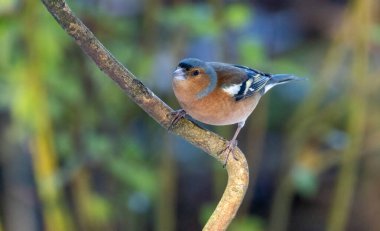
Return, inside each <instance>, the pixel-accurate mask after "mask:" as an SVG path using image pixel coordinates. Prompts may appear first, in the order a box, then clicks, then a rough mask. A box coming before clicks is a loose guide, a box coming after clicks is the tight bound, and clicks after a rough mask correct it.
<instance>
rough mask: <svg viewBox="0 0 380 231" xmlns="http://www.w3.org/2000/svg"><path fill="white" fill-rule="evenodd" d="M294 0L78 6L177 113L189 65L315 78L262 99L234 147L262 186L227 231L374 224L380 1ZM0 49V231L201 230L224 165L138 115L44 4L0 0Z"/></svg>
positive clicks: (155, 0)
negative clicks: (215, 63)
mask: <svg viewBox="0 0 380 231" xmlns="http://www.w3.org/2000/svg"><path fill="white" fill-rule="evenodd" d="M290 2H292V3H289V4H288V5H287V4H285V5H281V4H279V5H276V3H273V2H272V3H271V4H269V3H265V1H253V3H251V2H248V1H246V2H239V3H237V2H227V1H226V2H224V1H206V2H202V3H201V2H199V1H159V0H145V1H132V0H131V1H119V0H113V1H69V5H70V6H71V7H72V8H73V9H74V11H75V12H76V13H77V15H78V16H79V17H80V18H81V19H82V20H83V21H84V23H85V24H86V25H88V27H89V28H90V29H91V30H92V31H93V32H94V33H95V34H96V35H97V36H98V37H99V39H100V40H101V41H102V42H103V43H104V45H105V46H106V47H107V48H108V49H109V50H110V51H111V52H112V53H113V54H114V55H115V57H117V58H118V59H119V60H120V61H121V62H122V63H123V64H125V65H126V66H127V67H128V68H129V69H130V70H131V71H132V72H133V73H134V74H136V75H137V76H138V77H139V78H140V79H141V80H142V81H143V82H144V83H145V84H146V85H147V86H148V87H150V88H151V89H152V90H153V91H154V92H156V93H157V94H158V95H159V96H160V97H162V98H163V99H164V100H165V101H167V102H168V103H169V104H170V105H172V106H173V107H174V108H176V107H178V106H177V104H176V102H175V100H174V98H173V94H172V92H171V86H170V85H171V79H170V76H171V72H172V70H173V69H174V67H175V65H176V63H177V62H178V60H179V59H181V58H182V57H186V56H195V57H198V58H203V59H206V60H220V61H223V62H233V63H239V64H242V65H247V66H252V67H255V68H258V69H261V70H265V71H268V72H288V73H295V74H297V75H299V76H305V77H308V81H304V82H303V83H298V84H293V85H291V86H283V87H281V88H279V89H277V90H273V91H272V92H271V93H269V94H268V95H267V96H265V98H264V99H263V100H262V102H260V104H259V106H258V108H257V109H256V110H255V112H254V113H253V115H252V116H251V119H250V120H249V121H248V123H247V126H246V127H245V130H244V131H243V134H241V136H240V137H239V141H240V143H239V145H240V147H241V148H242V150H243V151H244V152H245V153H246V154H247V158H248V159H249V165H250V166H251V168H252V170H251V171H252V174H251V175H252V182H251V188H250V189H249V190H248V193H247V198H246V201H245V202H244V203H243V205H242V208H241V210H240V212H239V214H238V217H237V219H236V220H235V221H234V222H233V224H232V225H231V230H235V231H239V230H268V229H271V230H305V229H307V230H308V229H313V230H333V231H334V230H345V229H346V228H348V229H352V230H355V228H359V229H365V228H368V227H370V228H371V227H378V226H377V225H380V224H378V223H379V221H377V220H378V219H377V218H376V216H375V215H374V214H376V212H377V211H380V207H379V205H380V203H376V202H379V201H378V199H377V197H376V195H377V194H376V192H378V186H377V184H376V179H377V178H376V176H379V173H380V172H379V171H378V169H379V165H380V160H379V157H378V154H379V148H380V147H379V143H378V138H379V135H380V133H379V131H380V130H379V126H380V122H379V118H380V107H379V104H378V101H379V98H380V97H379V93H378V92H379V91H378V90H379V85H380V81H379V78H378V76H379V73H380V72H379V67H378V65H377V63H378V62H379V55H378V53H379V52H378V51H379V44H380V29H379V28H380V27H379V18H378V17H376V12H378V9H379V6H378V4H377V2H376V1H375V0H364V1H350V2H346V1H324V3H318V4H319V5H318V7H314V8H313V7H310V6H309V7H306V8H305V7H304V6H305V5H303V4H302V3H300V2H298V3H296V2H297V1H294V2H293V1H290ZM313 2H316V1H309V3H308V4H313ZM317 2H318V1H317ZM310 8H313V9H314V10H315V11H316V12H322V13H320V15H322V16H321V17H324V18H327V19H328V20H329V21H328V24H324V20H323V19H321V18H318V17H317V16H318V15H317V16H315V17H317V18H311V17H312V16H313V14H310V12H309V11H308V10H309V9H310ZM289 9H293V11H291V10H289ZM319 9H321V11H319ZM323 12H326V13H323ZM295 18H296V19H298V20H296V19H295ZM317 19H318V20H317ZM0 47H1V51H0V138H1V140H0V156H1V161H0V172H1V179H0V183H1V191H0V196H1V201H2V203H1V213H0V230H198V229H200V228H201V226H202V224H204V222H205V220H207V217H208V215H209V214H210V213H211V211H212V209H213V208H214V205H215V204H216V202H217V201H218V200H219V198H220V195H221V193H222V192H223V189H224V185H225V180H226V177H225V172H224V170H223V169H222V168H221V167H220V166H219V165H215V163H213V161H212V160H211V159H210V158H209V157H207V156H205V155H204V154H201V153H200V151H199V150H196V149H194V148H192V147H191V146H189V145H188V144H185V143H183V142H182V141H180V140H178V139H177V138H176V137H173V136H171V135H169V134H168V133H167V131H165V130H163V129H162V128H161V127H159V126H158V125H157V124H156V123H155V122H154V121H152V120H151V119H150V118H149V117H148V116H147V115H146V114H145V113H144V112H143V111H142V110H140V109H139V108H138V107H136V106H135V105H134V104H133V103H132V102H131V101H130V100H129V99H128V98H127V97H126V96H125V95H124V94H123V93H122V92H121V90H119V89H118V87H117V86H116V85H115V84H114V83H113V82H112V81H111V80H109V79H107V78H105V77H104V74H103V73H102V72H101V71H99V70H98V69H97V68H96V66H95V65H94V64H93V63H91V62H90V61H89V59H88V58H87V57H86V56H85V55H84V54H83V53H82V52H81V50H80V49H79V48H78V46H76V44H75V43H74V42H73V41H72V40H71V39H70V38H69V37H68V36H67V35H66V34H65V32H64V31H63V30H62V29H61V28H60V27H59V26H58V24H57V23H56V22H55V21H54V19H53V18H52V17H51V15H49V14H48V13H47V11H46V9H45V8H44V7H43V5H42V3H40V2H38V1H32V0H24V1H23V0H18V1H17V0H0ZM202 126H203V125H202ZM210 129H214V130H216V131H217V132H218V133H220V134H221V135H223V136H225V137H229V136H230V135H231V132H232V131H233V128H232V127H219V128H210ZM363 211H364V212H363ZM359 213H360V214H359ZM358 214H359V215H358ZM354 216H355V217H356V219H355V220H352V219H350V217H354Z"/></svg>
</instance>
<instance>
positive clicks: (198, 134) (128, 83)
mask: <svg viewBox="0 0 380 231" xmlns="http://www.w3.org/2000/svg"><path fill="white" fill-rule="evenodd" d="M42 2H43V3H44V5H45V6H46V8H47V9H48V11H49V12H50V13H51V14H52V15H53V16H54V18H55V19H56V20H57V22H58V23H59V24H60V25H61V27H62V28H63V29H64V30H65V31H66V32H67V33H68V34H69V35H70V36H71V37H73V38H74V39H75V42H76V43H77V44H78V45H79V46H80V47H81V48H82V50H83V51H84V52H85V53H86V54H87V55H88V56H89V57H90V58H91V59H92V60H93V61H94V62H95V63H96V65H97V66H98V67H99V68H100V70H102V71H103V72H104V73H105V74H107V76H108V77H110V78H111V79H113V80H114V81H115V82H116V83H117V84H118V85H119V86H120V87H121V88H122V89H123V90H124V92H125V93H126V94H127V95H128V96H129V97H130V98H131V99H132V100H133V101H134V102H135V103H136V104H137V105H139V106H140V107H141V108H142V109H143V110H144V111H145V112H146V113H148V115H150V116H151V117H152V118H153V119H155V120H156V121H157V122H158V123H159V124H160V125H161V126H162V127H164V128H166V129H167V128H168V127H169V125H170V123H171V121H172V119H173V116H172V115H171V114H170V113H171V112H173V110H172V109H171V108H170V107H169V106H168V105H166V104H165V103H164V102H163V101H162V100H161V99H159V98H158V97H157V96H156V95H155V94H154V93H153V92H152V91H151V90H149V89H148V88H147V87H145V86H144V85H143V84H142V83H141V82H140V81H139V80H138V79H136V77H135V76H134V75H133V74H132V73H131V72H129V71H128V69H127V68H125V67H124V66H123V65H122V64H121V63H120V62H118V61H117V60H116V59H115V58H114V57H113V56H112V55H111V53H110V52H109V51H108V50H107V49H106V48H105V47H104V46H103V45H102V44H101V43H100V42H99V40H98V39H97V38H96V37H95V36H94V35H93V33H92V32H91V31H90V30H89V29H88V28H87V27H86V26H85V25H84V24H83V23H82V22H81V21H80V20H79V19H78V18H77V17H76V16H74V14H73V13H72V11H71V9H70V8H69V7H68V5H67V4H66V2H65V1H64V0H42ZM172 132H173V133H174V134H177V135H179V136H181V137H182V138H184V139H185V140H187V141H188V142H190V143H192V144H193V145H195V146H197V147H199V148H201V149H202V150H204V151H205V152H207V153H208V154H210V155H211V156H212V157H214V158H216V159H217V160H218V161H219V162H221V163H223V162H224V157H225V156H224V155H217V153H220V152H222V151H223V149H224V147H225V145H226V140H225V139H223V138H221V137H220V136H218V135H216V134H214V133H212V132H210V131H207V130H204V129H202V128H199V127H198V126H196V125H195V124H193V123H192V122H190V121H188V120H186V119H181V120H180V121H179V122H178V123H177V124H176V125H175V126H174V127H173V128H172ZM235 152H236V155H237V156H238V159H239V160H237V161H236V160H234V159H230V161H229V162H228V165H227V172H228V183H227V187H226V189H225V191H224V194H223V196H222V198H221V200H220V201H219V204H218V206H217V207H216V209H215V211H214V213H213V214H212V215H211V217H210V218H209V220H208V222H207V224H206V225H205V227H204V230H213V231H214V230H226V229H227V227H228V225H229V224H230V222H231V221H232V219H233V218H234V217H235V215H236V212H237V210H238V208H239V207H240V204H241V202H242V200H243V198H244V195H245V192H246V190H247V187H248V178H249V176H248V165H247V161H246V159H245V157H244V155H243V153H242V152H241V151H240V150H239V149H235Z"/></svg>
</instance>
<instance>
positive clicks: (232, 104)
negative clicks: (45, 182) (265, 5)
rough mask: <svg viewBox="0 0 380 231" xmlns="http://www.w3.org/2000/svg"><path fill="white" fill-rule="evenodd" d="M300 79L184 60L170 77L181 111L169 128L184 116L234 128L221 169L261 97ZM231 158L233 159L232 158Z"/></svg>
mask: <svg viewBox="0 0 380 231" xmlns="http://www.w3.org/2000/svg"><path fill="white" fill-rule="evenodd" d="M298 79H300V78H298V77H295V76H293V75H289V74H267V73H263V72H261V71H258V70H255V69H251V68H248V67H245V66H240V65H232V64H226V63H218V62H204V61H202V60H199V59H195V58H186V59H183V60H182V61H181V62H180V63H179V64H178V67H177V69H176V70H175V71H174V73H173V83H172V84H173V90H174V94H175V96H176V97H177V99H178V102H179V104H180V105H181V107H182V109H181V110H178V111H176V113H175V118H174V120H173V122H172V124H175V123H176V122H177V121H178V120H179V119H180V118H182V117H184V116H185V115H186V114H188V115H190V116H191V117H192V118H194V119H196V120H198V121H200V122H203V123H206V124H210V125H230V124H237V130H236V132H235V134H234V136H233V138H232V139H231V140H230V141H228V143H227V146H226V148H225V149H224V150H223V152H225V151H227V156H226V160H225V163H224V166H225V165H226V164H227V161H228V157H229V154H230V152H233V150H234V148H235V147H236V146H237V140H236V138H237V136H238V134H239V132H240V130H241V128H242V127H243V126H244V123H245V121H246V120H247V118H248V116H249V115H250V114H251V113H252V111H253V110H254V109H255V107H256V105H257V103H258V102H259V100H260V98H261V96H263V95H264V94H265V93H266V92H268V91H269V89H271V88H272V87H274V86H276V85H278V84H283V83H286V82H289V81H292V80H298ZM234 158H235V159H237V158H236V156H235V155H234Z"/></svg>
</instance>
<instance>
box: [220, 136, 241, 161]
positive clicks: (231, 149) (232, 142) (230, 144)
mask: <svg viewBox="0 0 380 231" xmlns="http://www.w3.org/2000/svg"><path fill="white" fill-rule="evenodd" d="M237 144H238V142H237V140H235V139H232V140H230V141H227V145H226V148H225V149H223V151H221V152H220V154H222V153H226V159H225V160H224V164H223V168H225V167H226V165H227V162H228V158H229V157H230V153H232V156H233V157H234V159H235V160H239V159H238V158H237V156H236V154H235V152H234V150H235V148H236V147H237Z"/></svg>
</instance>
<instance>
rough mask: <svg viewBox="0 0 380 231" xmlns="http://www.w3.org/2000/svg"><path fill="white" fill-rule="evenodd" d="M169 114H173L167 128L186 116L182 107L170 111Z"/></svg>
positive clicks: (170, 127)
mask: <svg viewBox="0 0 380 231" xmlns="http://www.w3.org/2000/svg"><path fill="white" fill-rule="evenodd" d="M170 115H171V116H174V118H173V120H172V122H171V123H170V125H169V128H168V130H172V128H173V126H174V125H176V124H177V123H178V121H179V120H180V119H182V118H184V117H185V116H186V111H185V110H183V109H179V110H177V111H174V112H171V113H170Z"/></svg>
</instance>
